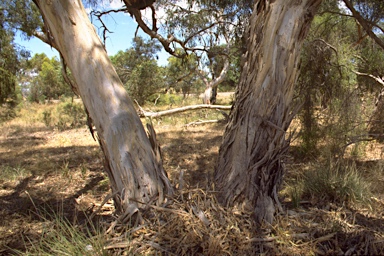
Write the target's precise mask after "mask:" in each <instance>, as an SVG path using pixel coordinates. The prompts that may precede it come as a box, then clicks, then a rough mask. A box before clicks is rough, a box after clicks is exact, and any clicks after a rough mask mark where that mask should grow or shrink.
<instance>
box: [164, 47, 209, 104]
mask: <svg viewBox="0 0 384 256" xmlns="http://www.w3.org/2000/svg"><path fill="white" fill-rule="evenodd" d="M176 51H182V50H181V49H178V50H176ZM198 64H199V63H198V58H197V56H196V55H195V54H189V55H188V56H186V57H184V58H177V57H175V56H171V57H169V58H168V65H167V75H166V80H167V82H166V83H167V90H168V89H171V88H173V89H175V90H176V91H181V92H182V93H183V96H184V97H186V96H187V95H188V94H189V93H190V92H191V91H192V90H193V88H194V87H195V89H201V88H196V87H202V83H199V79H200V77H199V76H198V74H197V72H196V69H197V66H198ZM197 92H198V91H197Z"/></svg>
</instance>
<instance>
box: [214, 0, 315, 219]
mask: <svg viewBox="0 0 384 256" xmlns="http://www.w3.org/2000/svg"><path fill="white" fill-rule="evenodd" d="M320 2H321V0H302V1H297V0H276V1H266V0H264V1H263V0H259V1H256V2H255V7H254V11H253V14H252V17H251V19H250V25H249V38H248V45H247V52H246V54H245V56H244V60H245V63H244V66H243V70H242V74H241V77H240V83H239V85H238V88H237V91H236V101H235V103H234V105H233V109H232V111H231V115H230V119H229V123H228V125H227V127H226V131H225V134H224V137H223V143H222V145H221V147H220V151H219V161H218V164H217V166H216V169H215V174H214V175H215V177H214V179H215V184H216V189H217V190H218V191H219V194H218V199H219V201H220V202H221V203H222V204H224V205H226V206H234V205H239V204H240V205H243V206H246V207H252V208H253V210H254V211H255V215H256V217H257V219H258V220H259V221H260V222H263V221H265V222H268V223H271V222H272V220H273V215H274V212H275V207H276V205H278V198H277V192H278V189H279V185H280V184H281V181H282V177H283V174H284V164H283V162H282V157H283V155H284V153H285V152H286V151H287V149H288V147H289V139H287V138H286V130H287V129H288V126H289V125H290V123H291V121H292V118H293V116H294V114H295V113H293V111H292V109H291V108H292V106H291V105H292V96H293V88H294V84H295V82H296V79H297V75H298V64H299V58H300V49H301V45H302V41H303V39H304V37H305V36H306V34H307V31H308V30H309V27H310V23H311V21H312V18H313V15H314V13H315V12H316V10H317V8H318V6H319V4H320Z"/></svg>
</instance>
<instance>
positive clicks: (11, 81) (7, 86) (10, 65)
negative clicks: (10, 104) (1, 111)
mask: <svg viewBox="0 0 384 256" xmlns="http://www.w3.org/2000/svg"><path fill="white" fill-rule="evenodd" d="M6 7H7V5H6V2H2V3H0V104H3V103H4V102H6V101H7V100H8V99H11V100H12V99H15V97H16V94H15V87H16V83H17V81H16V80H17V75H18V73H20V68H21V61H22V60H23V59H25V58H26V57H28V54H29V53H28V52H26V51H25V50H24V49H23V48H21V47H20V46H18V45H17V44H16V43H15V42H14V36H15V31H14V30H13V29H12V26H10V24H9V19H10V13H11V12H12V11H11V10H7V9H6Z"/></svg>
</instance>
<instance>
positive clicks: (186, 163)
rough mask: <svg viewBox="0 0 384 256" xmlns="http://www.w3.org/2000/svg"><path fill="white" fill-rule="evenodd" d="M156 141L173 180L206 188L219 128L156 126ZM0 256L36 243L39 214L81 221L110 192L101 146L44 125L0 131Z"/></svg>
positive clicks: (77, 132)
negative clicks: (54, 213)
mask: <svg viewBox="0 0 384 256" xmlns="http://www.w3.org/2000/svg"><path fill="white" fill-rule="evenodd" d="M157 128H159V129H158V130H161V131H159V132H158V140H159V141H160V143H161V145H162V152H163V161H164V166H165V168H166V170H167V171H168V172H169V175H170V177H171V179H173V180H175V179H176V180H177V179H178V178H179V176H178V174H179V173H180V171H182V170H183V171H184V173H185V175H184V179H185V182H186V186H191V187H196V186H204V184H206V183H207V180H208V179H209V176H210V175H211V174H212V171H213V163H214V161H215V158H216V156H217V152H218V145H219V143H220V140H221V134H222V129H223V126H222V124H221V125H218V124H213V125H211V126H210V127H209V129H207V127H206V126H196V127H193V126H190V127H188V128H186V127H184V128H183V127H176V126H174V125H165V126H159V127H157ZM0 167H1V168H2V170H3V171H4V172H5V171H6V172H7V173H9V174H8V175H6V176H5V177H4V175H3V176H2V177H3V178H1V179H0V254H1V255H6V254H8V253H11V249H20V250H23V249H24V248H25V246H26V245H27V244H28V243H29V240H31V241H33V240H36V239H38V238H39V236H40V235H41V233H42V232H43V230H44V223H45V220H44V218H45V217H47V216H45V217H43V216H40V214H43V213H42V212H41V211H40V209H42V208H47V209H51V210H53V211H58V212H62V213H63V215H64V216H65V217H66V218H68V220H71V221H74V222H82V221H84V217H85V215H87V214H90V213H92V210H93V209H94V207H95V205H100V203H101V202H102V201H103V199H104V197H105V196H106V195H107V194H108V192H109V186H108V181H107V177H106V175H105V174H104V173H103V159H102V155H101V152H100V150H99V146H98V144H97V142H95V141H94V140H93V138H92V136H91V135H90V133H89V130H88V129H87V128H79V129H71V130H66V131H57V130H54V129H48V128H46V127H45V126H43V125H37V126H35V127H25V126H21V127H20V126H19V125H11V124H10V125H4V126H3V127H1V131H0Z"/></svg>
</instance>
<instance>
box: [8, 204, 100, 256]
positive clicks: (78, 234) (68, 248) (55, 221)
mask: <svg viewBox="0 0 384 256" xmlns="http://www.w3.org/2000/svg"><path fill="white" fill-rule="evenodd" d="M39 217H40V218H42V219H43V220H44V222H45V224H46V225H45V228H44V229H43V230H42V232H41V237H40V239H39V240H38V241H34V242H32V241H26V243H27V248H29V249H28V250H27V251H25V252H21V251H15V253H16V254H17V255H24V256H44V255H46V256H49V255H84V256H87V255H89V256H91V255H92V256H93V255H95V256H104V255H105V256H106V255H108V254H107V250H105V249H104V243H105V241H104V237H103V235H102V232H100V231H99V230H98V229H97V228H96V227H95V226H94V225H92V224H90V225H88V226H86V225H83V226H81V225H75V224H72V223H70V222H69V221H68V220H67V219H66V218H65V217H64V216H63V215H62V214H61V213H56V212H54V211H44V212H43V213H42V215H39ZM28 244H30V245H29V246H28Z"/></svg>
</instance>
